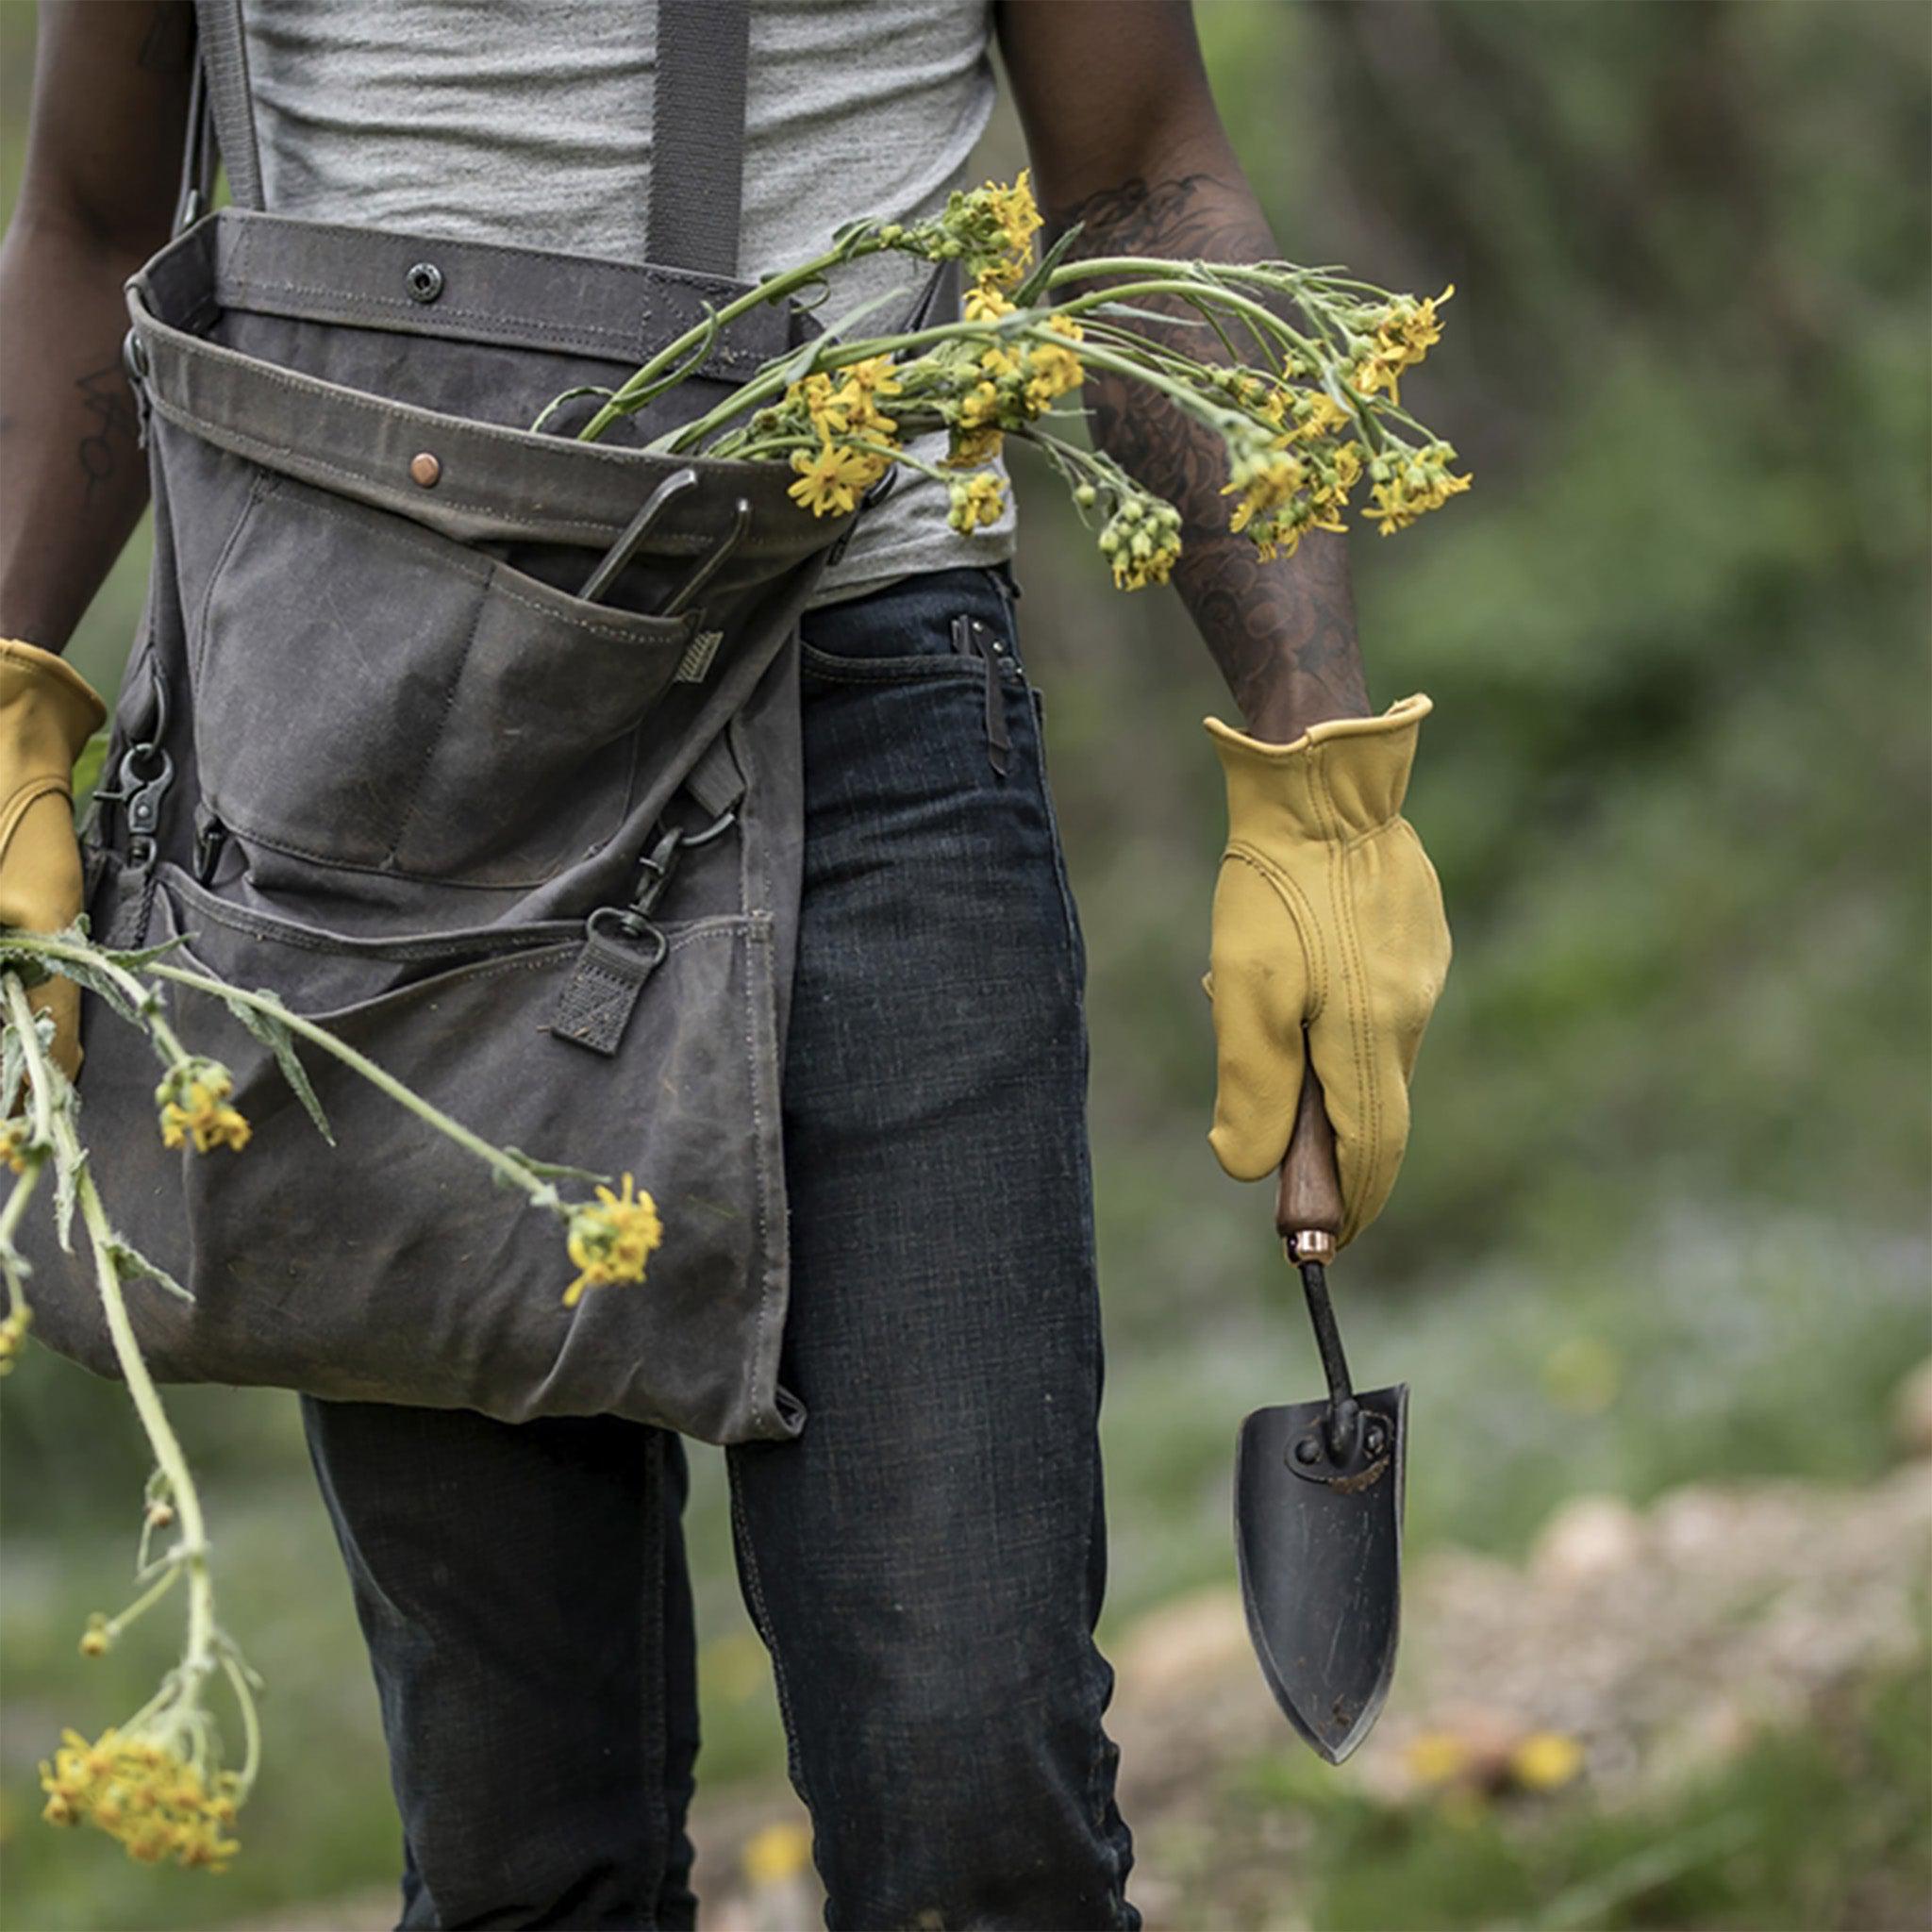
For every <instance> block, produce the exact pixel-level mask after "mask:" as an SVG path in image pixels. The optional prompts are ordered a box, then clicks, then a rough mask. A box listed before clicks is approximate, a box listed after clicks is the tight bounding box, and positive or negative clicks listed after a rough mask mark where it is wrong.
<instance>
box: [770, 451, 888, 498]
mask: <svg viewBox="0 0 1932 1932" xmlns="http://www.w3.org/2000/svg"><path fill="white" fill-rule="evenodd" d="M791 467H792V468H793V469H794V470H796V471H797V472H798V480H797V481H796V482H795V483H793V484H792V485H791V488H790V489H789V490H787V491H786V494H787V495H788V496H790V497H791V500H792V502H793V503H795V504H797V505H798V507H799V508H801V509H808V510H810V511H811V513H812V515H813V516H815V517H824V516H843V515H845V514H846V512H847V511H849V510H852V509H856V508H858V498H859V493H860V491H863V490H865V489H866V488H867V487H868V486H869V485H871V484H872V483H873V482H874V481H875V480H876V479H877V477H878V474H879V468H878V463H877V459H876V458H873V457H870V456H868V455H867V454H866V452H864V451H862V450H856V449H841V448H840V447H839V446H838V445H837V444H836V443H834V442H833V441H831V440H830V438H826V439H825V440H824V441H822V442H821V443H820V444H819V446H818V448H817V449H815V450H805V449H795V450H793V451H792V452H791Z"/></svg>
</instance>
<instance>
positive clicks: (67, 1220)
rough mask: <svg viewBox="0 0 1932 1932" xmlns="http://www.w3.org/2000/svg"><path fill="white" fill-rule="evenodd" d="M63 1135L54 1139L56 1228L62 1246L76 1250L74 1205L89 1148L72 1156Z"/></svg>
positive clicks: (71, 1251) (68, 1249)
mask: <svg viewBox="0 0 1932 1932" xmlns="http://www.w3.org/2000/svg"><path fill="white" fill-rule="evenodd" d="M63 1140H64V1137H63V1136H59V1135H57V1136H56V1137H55V1141H54V1230H55V1233H56V1234H57V1235H58V1237H59V1241H60V1245H61V1247H62V1248H63V1249H64V1250H65V1251H66V1252H67V1253H68V1254H70V1255H71V1254H73V1252H74V1206H75V1200H76V1199H77V1197H78V1195H79V1192H80V1176H81V1174H82V1172H83V1171H84V1170H85V1168H86V1167H87V1150H86V1148H84V1147H83V1148H82V1149H81V1150H80V1152H79V1153H78V1154H76V1155H75V1156H73V1157H72V1158H69V1157H68V1155H67V1154H66V1153H65V1152H64V1151H63V1147H62V1141H63Z"/></svg>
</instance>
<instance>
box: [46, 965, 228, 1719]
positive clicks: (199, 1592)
mask: <svg viewBox="0 0 1932 1932" xmlns="http://www.w3.org/2000/svg"><path fill="white" fill-rule="evenodd" d="M8 980H9V982H10V985H9V989H8V990H9V992H10V991H11V988H12V987H13V986H18V984H19V981H18V979H17V978H15V977H14V975H12V974H8ZM26 1051H27V1064H28V1071H29V1074H30V1076H31V1077H32V1078H33V1079H34V1080H35V1081H36V1082H37V1083H38V1082H40V1081H42V1080H44V1079H46V1078H47V1074H48V1068H47V1063H46V1060H45V1058H44V1057H43V1056H42V1053H41V1050H40V1044H39V1042H38V1041H35V1042H33V1043H32V1044H30V1045H29V1046H28V1047H27V1049H26ZM54 1131H55V1138H56V1143H57V1149H58V1158H60V1159H62V1160H64V1161H66V1162H68V1163H70V1166H71V1169H72V1171H73V1172H74V1174H75V1177H76V1178H75V1195H76V1198H77V1199H78V1202H79V1205H80V1218H81V1222H82V1224H83V1225H84V1226H85V1227H86V1229H87V1235H88V1244H89V1246H90V1247H91V1248H92V1251H93V1257H94V1282H95V1285H96V1286H97V1287H98V1288H99V1290H100V1295H101V1307H102V1308H103V1310H104V1311H105V1312H106V1314H107V1318H108V1338H109V1340H110V1341H112V1343H113V1345H114V1359H115V1361H116V1362H117V1363H118V1364H119V1366H120V1370H121V1374H122V1377H123V1379H124V1380H125V1382H126V1384H127V1393H128V1395H129V1397H130V1398H131V1400H132V1401H133V1403H134V1409H135V1413H136V1414H137V1415H138V1416H139V1417H140V1418H141V1425H142V1429H143V1430H144V1431H145V1433H146V1435H147V1440H148V1443H149V1446H150V1447H151V1448H152V1449H153V1450H154V1453H155V1460H156V1461H157V1462H158V1463H159V1464H160V1466H161V1468H162V1470H163V1471H164V1472H165V1474H166V1475H167V1478H168V1484H169V1488H170V1491H171V1493H172V1494H173V1497H174V1502H175V1510H176V1512H177V1514H178V1517H179V1520H180V1524H181V1535H180V1538H179V1540H178V1541H176V1542H175V1547H174V1549H173V1550H172V1551H170V1552H169V1554H170V1556H171V1557H173V1558H174V1559H175V1563H176V1565H178V1566H179V1567H181V1568H183V1569H185V1570H186V1572H187V1575H188V1643H187V1648H186V1650H185V1651H184V1653H183V1655H182V1658H181V1663H180V1665H179V1671H180V1674H181V1676H182V1678H183V1680H184V1681H185V1682H186V1684H187V1686H188V1694H189V1695H190V1696H191V1697H192V1696H193V1695H194V1694H195V1691H196V1690H197V1688H198V1686H199V1685H200V1683H201V1680H202V1679H203V1678H204V1677H206V1676H208V1674H210V1673H211V1672H212V1671H213V1670H214V1668H215V1661H216V1660H215V1652H214V1628H215V1594H214V1577H213V1575H212V1574H211V1573H210V1571H209V1569H208V1526H207V1524H206V1522H205V1520H204V1518H203V1516H202V1513H201V1492H200V1491H198V1490H197V1489H196V1488H195V1487H194V1477H193V1475H192V1473H191V1472H190V1470H189V1467H188V1458H187V1457H185V1456H184V1455H183V1454H182V1453H181V1443H180V1441H179V1439H178V1438H177V1437H176V1436H175V1431H174V1428H173V1427H172V1425H171V1424H169V1421H168V1416H167V1411H166V1410H165V1409H164V1408H163V1407H161V1398H160V1396H159V1394H158V1392H157V1391H156V1389H155V1385H154V1378H153V1377H152V1376H151V1375H150V1374H148V1368H147V1363H146V1361H145V1360H144V1359H143V1357H142V1353H141V1344H140V1343H139V1342H138V1341H136V1340H135V1339H134V1328H133V1324H131V1323H130V1322H129V1321H128V1319H127V1303H126V1300H125V1297H124V1295H123V1293H122V1284H121V1270H120V1268H119V1266H118V1264H117V1263H116V1261H115V1259H114V1248H115V1237H114V1230H113V1228H112V1227H111V1226H109V1225H108V1215H107V1210H106V1208H103V1206H102V1205H101V1195H100V1190H99V1189H98V1188H96V1187H95V1186H94V1178H93V1175H92V1174H91V1173H89V1171H88V1167H87V1157H86V1155H85V1153H84V1152H83V1151H82V1148H81V1145H80V1140H79V1137H78V1135H76V1134H75V1130H74V1120H73V1116H72V1115H71V1114H69V1113H67V1112H66V1111H65V1110H63V1111H62V1112H61V1114H60V1115H59V1118H58V1121H57V1123H56V1125H55V1130H54ZM173 1574H174V1572H173V1571H172V1570H171V1571H170V1573H169V1575H168V1577H166V1578H163V1579H162V1583H161V1585H158V1586H157V1588H156V1590H155V1591H152V1592H150V1594H158V1593H159V1590H160V1589H161V1588H164V1587H165V1586H166V1584H167V1582H169V1581H171V1580H172V1577H173ZM152 1705H153V1700H150V1704H149V1706H148V1707H147V1708H152ZM143 1714H144V1713H143Z"/></svg>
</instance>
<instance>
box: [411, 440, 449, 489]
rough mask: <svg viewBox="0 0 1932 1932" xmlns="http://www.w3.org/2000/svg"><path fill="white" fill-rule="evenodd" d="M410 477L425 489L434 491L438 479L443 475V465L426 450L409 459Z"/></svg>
mask: <svg viewBox="0 0 1932 1932" xmlns="http://www.w3.org/2000/svg"><path fill="white" fill-rule="evenodd" d="M409 475H411V476H412V477H414V479H415V480H416V481H417V482H418V483H420V484H422V486H423V487H424V489H425V490H434V489H435V488H436V479H437V478H438V477H439V476H441V475H442V465H441V463H440V462H438V461H437V460H436V458H434V457H433V456H431V455H430V454H429V452H428V451H427V450H426V449H425V450H424V451H422V452H421V454H420V455H417V456H413V457H411V458H409Z"/></svg>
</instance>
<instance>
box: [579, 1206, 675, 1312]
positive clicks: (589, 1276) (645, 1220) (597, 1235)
mask: <svg viewBox="0 0 1932 1932" xmlns="http://www.w3.org/2000/svg"><path fill="white" fill-rule="evenodd" d="M635 1185H636V1183H635V1182H634V1181H633V1180H632V1179H631V1177H630V1175H629V1174H625V1177H624V1191H623V1193H622V1194H614V1193H612V1192H611V1191H610V1190H609V1189H608V1188H604V1187H600V1188H599V1189H598V1190H597V1199H596V1200H595V1201H594V1202H591V1201H581V1202H579V1203H578V1204H577V1205H576V1206H575V1207H574V1208H572V1209H571V1211H570V1238H569V1243H568V1245H569V1249H570V1257H571V1259H572V1260H573V1261H575V1263H576V1265H577V1268H578V1270H579V1273H578V1274H577V1278H576V1279H575V1281H573V1282H572V1283H571V1285H570V1286H569V1288H567V1289H566V1290H565V1291H564V1295H563V1305H564V1307H567V1308H571V1307H575V1306H576V1305H577V1303H578V1301H579V1300H581V1299H582V1297H583V1292H584V1291H585V1289H587V1288H603V1287H605V1286H607V1285H608V1284H609V1283H611V1282H614V1281H641V1280H642V1279H643V1278H644V1263H645V1262H646V1261H648V1260H649V1259H650V1257H651V1255H652V1254H653V1252H654V1251H655V1250H656V1249H657V1248H658V1246H659V1245H660V1244H661V1243H662V1241H663V1240H664V1224H663V1223H662V1222H661V1221H659V1220H658V1205H657V1203H656V1202H655V1201H653V1200H652V1199H651V1197H650V1195H648V1194H638V1195H636V1196H635V1198H633V1195H632V1192H631V1190H632V1189H633V1187H634V1186H635Z"/></svg>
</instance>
